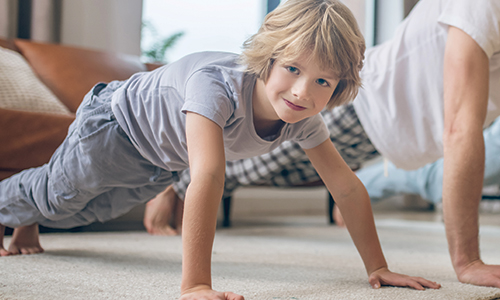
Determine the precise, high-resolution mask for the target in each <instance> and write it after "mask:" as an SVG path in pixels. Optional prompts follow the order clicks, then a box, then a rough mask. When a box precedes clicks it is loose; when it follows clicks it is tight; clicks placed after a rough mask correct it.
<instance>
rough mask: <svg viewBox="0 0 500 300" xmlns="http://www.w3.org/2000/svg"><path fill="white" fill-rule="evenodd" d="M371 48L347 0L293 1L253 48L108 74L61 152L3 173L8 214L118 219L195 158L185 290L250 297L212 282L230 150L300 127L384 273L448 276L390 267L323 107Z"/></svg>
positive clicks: (4, 213)
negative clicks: (127, 74) (120, 75)
mask: <svg viewBox="0 0 500 300" xmlns="http://www.w3.org/2000/svg"><path fill="white" fill-rule="evenodd" d="M364 48H365V47H364V41H363V38H362V36H361V34H360V32H359V29H358V28H357V25H356V22H355V20H354V17H353V16H352V14H351V13H350V11H349V10H348V9H347V8H346V7H345V6H343V5H342V4H341V3H340V2H338V1H335V0H307V1H304V0H290V1H287V2H286V3H285V4H283V5H281V6H280V7H279V8H278V9H276V10H275V11H274V12H273V13H271V14H270V15H268V17H266V20H265V21H264V24H263V25H262V27H261V29H260V30H259V32H258V33H257V34H256V35H254V36H253V37H251V38H250V39H249V40H248V41H247V42H246V43H245V50H244V52H243V55H242V57H241V60H240V59H238V57H237V56H236V55H233V54H228V53H198V54H193V55H190V56H187V57H185V58H184V59H182V60H180V61H178V62H176V63H173V64H170V65H168V66H165V67H163V68H160V69H158V70H156V71H153V72H150V73H139V74H136V75H134V76H132V77H131V78H130V79H129V80H127V81H125V82H112V83H110V84H108V85H105V84H98V85H97V86H95V87H94V89H93V90H92V91H91V92H90V93H89V94H88V95H87V96H86V97H85V99H84V101H83V103H82V105H81V106H80V108H79V109H78V112H77V119H76V120H75V122H74V123H73V124H72V125H71V127H70V130H69V134H68V137H67V138H66V140H65V141H64V142H63V144H62V145H61V146H60V147H59V148H58V150H57V151H56V152H55V154H54V156H53V157H52V159H51V161H50V162H49V163H48V164H47V165H44V166H42V167H40V168H36V169H30V170H26V171H24V172H22V173H19V174H17V175H15V176H13V177H11V178H9V179H7V180H4V181H2V182H0V201H1V202H0V224H3V225H9V226H12V227H21V228H22V230H26V231H27V232H23V234H22V236H24V237H26V236H30V235H29V232H31V233H33V230H34V229H36V227H32V226H33V225H31V224H34V223H40V224H42V225H45V226H52V227H73V226H77V225H83V224H88V223H91V222H94V221H97V220H99V221H106V220H109V219H111V218H114V217H117V216H119V215H121V214H123V213H125V212H126V211H128V210H129V209H131V208H132V207H133V206H135V205H137V204H139V203H143V202H146V201H148V200H150V199H151V198H153V197H154V196H155V195H156V194H158V193H160V192H161V191H162V190H164V189H165V188H166V187H167V186H168V185H170V184H171V183H172V182H173V181H175V180H176V179H177V172H178V171H181V170H183V169H186V168H188V167H189V168H190V170H191V184H190V186H189V188H188V190H187V192H186V200H185V202H186V203H185V210H184V211H185V213H184V230H183V267H182V268H183V269H182V271H183V272H182V285H181V292H182V296H181V299H243V297H241V296H239V295H236V294H233V293H225V294H224V293H219V292H215V291H213V290H212V289H211V276H210V261H211V248H212V244H213V238H214V234H215V224H216V214H217V208H218V206H219V201H220V199H221V196H222V191H223V183H224V170H225V162H226V160H236V159H241V158H245V157H252V156H256V155H259V154H263V153H267V152H269V151H271V150H272V149H274V148H276V147H277V146H278V145H280V144H281V143H282V142H284V141H286V140H293V141H295V142H297V143H298V144H300V145H301V146H302V147H303V148H304V149H305V151H306V153H307V155H308V156H309V158H310V159H311V161H312V163H313V165H315V166H316V168H317V171H318V173H319V174H320V175H321V177H322V178H323V180H324V182H325V183H326V184H327V186H328V188H329V190H330V191H331V192H332V194H333V195H334V197H335V199H336V200H337V202H338V205H339V207H340V208H341V209H342V211H343V214H344V218H345V220H346V224H347V227H348V228H349V230H350V232H351V235H352V238H353V240H354V243H355V244H356V246H357V248H358V251H359V252H360V254H361V257H362V258H363V261H364V263H365V267H366V270H367V272H368V274H369V281H370V284H371V285H372V286H373V287H375V288H378V287H380V285H382V284H387V285H397V286H410V287H413V288H416V289H423V288H424V287H430V288H439V285H438V284H436V283H433V282H430V281H428V280H425V279H423V278H415V277H408V276H405V275H400V274H396V273H392V272H390V271H389V270H388V269H387V264H386V262H385V259H384V256H383V254H382V250H381V248H380V244H379V242H378V237H377V234H376V231H375V226H374V222H373V216H372V213H371V207H370V202H369V199H368V195H367V193H366V190H365V189H364V187H363V186H362V184H361V183H360V182H359V180H358V179H357V178H356V176H355V175H354V174H353V173H352V172H351V170H350V169H349V167H348V166H347V165H346V164H345V163H344V162H343V160H342V159H341V158H340V156H339V154H338V153H337V151H336V150H335V147H334V146H333V144H332V143H331V141H330V140H329V139H328V136H329V134H328V130H327V128H326V127H325V125H324V123H323V121H322V119H321V117H320V116H319V112H320V111H321V110H323V108H325V107H329V108H331V107H333V106H336V105H340V104H342V103H345V102H347V101H349V100H351V99H352V98H353V97H354V96H355V95H356V93H357V89H358V87H359V85H360V78H359V70H360V69H361V66H362V60H363V52H364ZM325 158H326V159H325ZM359 220H363V222H361V221H359ZM3 225H2V227H3ZM26 225H28V227H23V226H26ZM0 231H1V232H2V235H3V228H0ZM14 235H15V237H17V235H16V233H15V234H14ZM31 236H33V235H31ZM2 238H3V236H2ZM20 238H21V237H20ZM25 241H26V240H24V242H25ZM13 242H14V243H16V239H14V241H13ZM31 243H32V244H34V245H36V244H37V243H38V237H37V236H36V239H32V240H31ZM2 248H3V247H2ZM2 251H3V253H4V254H5V253H6V252H7V251H6V250H5V249H2ZM7 254H8V253H7Z"/></svg>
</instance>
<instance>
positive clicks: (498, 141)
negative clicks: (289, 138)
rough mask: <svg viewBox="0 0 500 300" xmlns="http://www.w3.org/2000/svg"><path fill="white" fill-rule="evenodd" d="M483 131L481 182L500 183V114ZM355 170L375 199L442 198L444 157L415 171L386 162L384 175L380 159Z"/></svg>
mask: <svg viewBox="0 0 500 300" xmlns="http://www.w3.org/2000/svg"><path fill="white" fill-rule="evenodd" d="M483 134H484V144H485V151H486V157H485V172H484V185H485V186H488V185H492V184H500V118H497V119H496V120H495V122H494V123H493V124H492V125H491V126H490V127H488V128H487V129H485V130H484V133H483ZM356 174H357V175H358V177H359V179H360V180H361V181H362V182H363V184H364V185H365V187H366V189H367V191H368V194H369V195H370V198H371V199H372V200H375V201H377V200H379V199H383V198H386V197H390V196H393V195H397V194H418V195H420V196H421V197H422V198H424V199H427V200H429V201H431V202H433V203H438V202H441V199H442V192H443V190H442V186H443V159H439V160H437V161H436V162H434V163H431V164H428V165H426V166H424V167H422V168H420V169H417V170H414V171H405V170H401V169H397V168H396V167H395V166H394V165H393V164H391V163H389V164H388V176H387V177H386V176H384V164H383V163H377V164H374V165H372V166H369V167H366V168H363V169H361V170H359V171H358V172H357V173H356Z"/></svg>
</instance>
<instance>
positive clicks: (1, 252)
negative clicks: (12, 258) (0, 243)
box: [0, 247, 10, 256]
mask: <svg viewBox="0 0 500 300" xmlns="http://www.w3.org/2000/svg"><path fill="white" fill-rule="evenodd" d="M9 255H10V253H9V251H7V250H5V249H4V248H3V247H0V256H9Z"/></svg>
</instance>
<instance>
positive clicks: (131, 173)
mask: <svg viewBox="0 0 500 300" xmlns="http://www.w3.org/2000/svg"><path fill="white" fill-rule="evenodd" d="M120 84H121V83H120V82H112V83H110V84H109V85H107V86H106V85H105V84H98V85H96V86H95V87H94V88H93V90H92V91H91V92H89V93H88V94H87V95H86V96H85V98H84V100H83V102H82V104H81V105H80V107H79V108H78V111H77V114H76V119H75V121H74V122H73V124H71V126H70V127H69V132H68V136H67V137H66V139H65V140H64V142H63V143H62V144H61V146H59V148H58V149H57V150H56V152H55V153H54V155H53V156H52V158H51V160H50V162H49V163H47V164H45V165H43V166H41V167H38V168H32V169H28V170H24V171H23V172H20V173H18V174H16V175H14V176H12V177H10V178H7V179H5V180H3V181H1V182H0V224H3V225H6V226H9V227H19V226H25V225H30V224H33V223H35V222H37V223H39V224H41V225H44V226H47V227H55V228H71V227H75V226H82V225H87V224H90V223H92V222H95V221H100V222H104V221H107V220H110V219H113V218H116V217H118V216H120V215H123V214H124V213H126V212H128V211H129V210H130V209H132V208H133V207H134V206H136V205H138V204H141V203H145V202H147V201H149V200H150V199H152V198H154V197H155V196H156V195H157V194H158V193H160V192H161V191H163V190H164V189H165V188H166V187H167V186H168V185H170V184H171V183H172V182H173V181H174V180H176V179H177V173H176V172H169V171H166V170H163V169H161V168H159V167H157V166H155V165H153V164H151V163H150V162H149V161H148V160H146V159H144V158H143V157H142V156H141V155H140V154H139V152H138V151H137V150H136V148H135V147H134V145H133V144H132V143H131V141H130V139H129V138H128V137H127V135H126V134H125V132H124V131H123V130H122V128H121V127H120V125H119V124H118V123H117V121H116V119H115V117H114V115H113V112H112V111H111V95H112V93H113V92H114V91H115V90H116V89H117V88H118V87H119V86H120ZM34 150H35V151H36V149H34Z"/></svg>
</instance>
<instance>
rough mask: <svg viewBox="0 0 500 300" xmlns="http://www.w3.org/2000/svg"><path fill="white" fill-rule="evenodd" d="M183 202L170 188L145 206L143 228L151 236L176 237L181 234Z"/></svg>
mask: <svg viewBox="0 0 500 300" xmlns="http://www.w3.org/2000/svg"><path fill="white" fill-rule="evenodd" d="M183 211H184V202H183V201H182V200H181V199H180V198H179V197H178V196H177V194H176V193H175V191H174V189H173V188H172V186H169V187H168V188H167V189H166V190H165V191H163V192H161V193H160V194H158V195H157V196H156V197H155V198H154V199H152V200H150V201H149V202H148V203H147V204H146V209H145V211H144V220H143V223H144V227H146V230H147V231H148V232H149V233H150V234H153V235H178V234H180V233H181V227H182V214H183Z"/></svg>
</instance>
